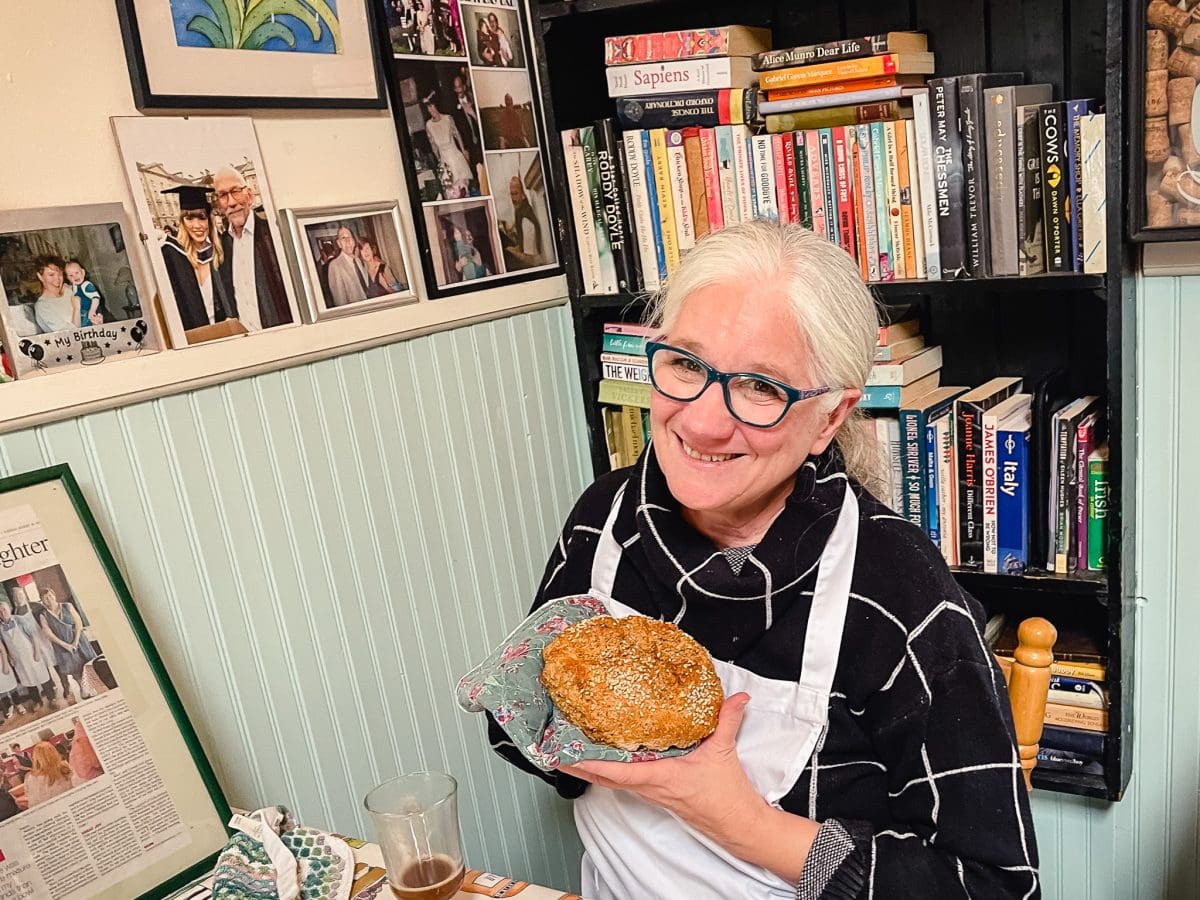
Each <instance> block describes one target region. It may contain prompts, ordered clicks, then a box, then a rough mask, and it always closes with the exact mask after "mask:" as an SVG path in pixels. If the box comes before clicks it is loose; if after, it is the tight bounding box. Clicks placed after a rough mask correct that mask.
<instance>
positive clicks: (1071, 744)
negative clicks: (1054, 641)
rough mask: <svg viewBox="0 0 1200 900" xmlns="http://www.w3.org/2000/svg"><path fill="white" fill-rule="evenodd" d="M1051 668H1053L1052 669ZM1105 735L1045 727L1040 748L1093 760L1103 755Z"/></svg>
mask: <svg viewBox="0 0 1200 900" xmlns="http://www.w3.org/2000/svg"><path fill="white" fill-rule="evenodd" d="M1052 668H1053V667H1052ZM1104 738H1105V735H1104V734H1103V733H1101V732H1099V731H1083V730H1082V729H1078V728H1058V727H1054V726H1052V725H1051V726H1047V727H1045V728H1043V729H1042V739H1041V741H1040V742H1039V743H1040V744H1041V746H1043V747H1047V748H1050V749H1053V750H1059V751H1064V750H1065V751H1067V752H1068V753H1081V754H1085V755H1087V756H1091V757H1093V758H1099V757H1102V756H1103V755H1104V743H1105V741H1104Z"/></svg>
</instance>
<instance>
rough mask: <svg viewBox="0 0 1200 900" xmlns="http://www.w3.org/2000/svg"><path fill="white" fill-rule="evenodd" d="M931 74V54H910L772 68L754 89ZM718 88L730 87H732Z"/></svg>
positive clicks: (763, 75)
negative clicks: (757, 87)
mask: <svg viewBox="0 0 1200 900" xmlns="http://www.w3.org/2000/svg"><path fill="white" fill-rule="evenodd" d="M609 71H610V72H611V71H612V70H611V69H610V70H609ZM932 73H933V54H932V53H928V52H921V51H911V52H902V53H885V54H882V55H880V56H865V57H861V58H858V59H845V60H835V61H833V62H822V63H813V64H811V65H806V66H797V67H794V68H788V69H775V70H772V71H769V72H763V73H762V74H761V75H759V78H758V86H759V87H760V88H761V89H762V90H764V91H773V90H776V89H778V88H791V87H802V86H805V85H810V84H828V83H830V82H834V81H848V80H850V79H854V78H870V77H872V76H876V75H930V74H932ZM721 86H722V87H733V86H734V85H721Z"/></svg>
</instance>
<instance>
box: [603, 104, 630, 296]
mask: <svg viewBox="0 0 1200 900" xmlns="http://www.w3.org/2000/svg"><path fill="white" fill-rule="evenodd" d="M595 128H596V166H597V169H598V170H599V173H600V199H601V203H602V206H603V209H604V224H605V225H607V226H608V242H609V246H611V247H612V255H613V265H614V267H615V269H616V273H617V289H618V290H621V291H629V292H633V291H636V290H638V281H637V274H636V272H635V270H634V264H633V256H634V253H633V246H632V241H631V240H630V238H631V235H630V232H629V207H630V205H631V204H630V203H627V202H626V200H625V190H624V185H623V184H622V178H621V166H620V163H619V162H618V158H619V157H620V156H621V155H622V154H621V150H620V148H621V144H620V143H619V142H618V140H617V131H616V129H615V128H613V120H612V119H600V120H598V121H597V122H596V126H595Z"/></svg>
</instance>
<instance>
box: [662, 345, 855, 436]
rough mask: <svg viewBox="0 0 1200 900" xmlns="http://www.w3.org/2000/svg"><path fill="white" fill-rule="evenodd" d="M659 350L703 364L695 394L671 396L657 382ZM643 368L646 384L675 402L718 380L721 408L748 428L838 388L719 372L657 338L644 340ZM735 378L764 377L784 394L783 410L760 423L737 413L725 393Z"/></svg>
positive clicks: (757, 376)
mask: <svg viewBox="0 0 1200 900" xmlns="http://www.w3.org/2000/svg"><path fill="white" fill-rule="evenodd" d="M660 350H669V351H671V352H672V353H678V354H679V355H680V356H685V357H687V358H688V359H690V360H691V361H692V362H694V363H696V364H697V365H698V366H702V367H703V368H704V370H705V372H706V373H707V375H706V377H705V381H704V384H703V385H701V387H700V389H699V390H698V391H696V395H695V396H694V397H691V398H689V399H686V400H685V399H683V398H682V397H673V396H672V395H670V394H668V393H667V392H666V391H664V390H663V389H662V388H660V387H659V386H658V381H657V380H656V379H655V377H654V354H656V353H657V352H658V351H660ZM646 368H647V370H648V371H649V373H650V385H651V386H652V387H653V388H654V390H656V391H658V392H659V393H660V394H662V395H663V396H664V397H666V398H667V399H668V400H674V401H675V402H676V403H693V402H695V401H696V400H699V399H700V398H701V397H702V396H704V392H705V391H707V390H708V389H709V387H710V386H711V385H712V384H713V382H718V383H719V384H720V385H721V394H722V396H723V397H724V398H725V408H726V409H727V410H729V414H730V415H731V416H733V417H734V418H735V419H737V420H738V421H739V422H741V423H742V424H743V425H746V426H749V427H750V428H774V427H775V426H776V425H778V424H779V423H780V422H782V421H783V417H784V416H786V415H787V414H788V412H789V411H790V410H791V408H792V407H793V406H795V405H796V404H797V403H800V402H802V401H804V400H811V399H813V398H814V397H820V396H821V395H822V394H828V393H830V392H831V391H834V390H839V389H838V388H832V387H819V388H809V389H807V390H801V389H800V388H794V387H792V386H791V385H790V384H785V383H784V382H782V381H780V380H779V379H777V378H772V377H771V376H770V375H762V374H760V373H758V372H722V371H721V370H720V369H716V368H714V367H713V366H711V365H710V364H709V363H706V362H705V361H704V360H702V359H701V358H700V357H698V356H697V355H696V354H695V353H691V352H689V351H687V350H684V349H682V348H680V347H676V346H674V345H672V344H664V343H662V342H661V341H647V342H646ZM735 378H753V379H755V380H757V381H765V382H766V383H767V384H769V385H771V386H772V387H776V388H779V390H781V391H782V392H783V395H784V397H785V398H786V399H787V404H786V405H785V406H784V407H783V411H782V412H780V413H779V417H778V418H777V419H775V421H773V422H768V423H767V424H766V425H762V424H759V423H758V422H747V421H746V420H745V419H743V418H742V417H741V416H739V415H738V414H737V412H736V411H735V410H734V408H733V401H732V399H731V398H730V396H729V382H731V381H733V379H735Z"/></svg>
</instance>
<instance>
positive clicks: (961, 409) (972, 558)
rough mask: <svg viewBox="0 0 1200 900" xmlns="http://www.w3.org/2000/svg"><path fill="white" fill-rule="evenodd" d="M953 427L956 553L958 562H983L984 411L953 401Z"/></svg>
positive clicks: (974, 564) (973, 565)
mask: <svg viewBox="0 0 1200 900" xmlns="http://www.w3.org/2000/svg"><path fill="white" fill-rule="evenodd" d="M954 410H955V420H956V421H955V423H954V430H955V435H956V440H957V442H958V447H957V450H958V553H959V565H961V566H966V567H969V568H976V569H977V568H979V567H981V566H982V565H983V508H982V504H981V499H982V498H981V497H980V488H981V482H982V478H981V475H982V472H981V463H982V456H983V435H982V434H981V433H980V432H981V430H982V422H981V421H980V420H981V419H982V418H983V410H982V409H981V408H980V407H979V406H978V405H977V404H974V403H962V402H958V403H955V404H954Z"/></svg>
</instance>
